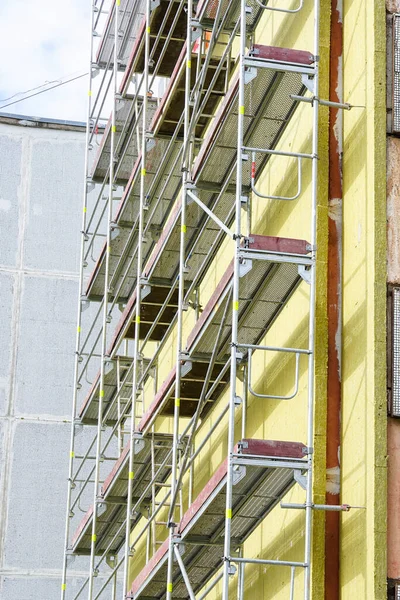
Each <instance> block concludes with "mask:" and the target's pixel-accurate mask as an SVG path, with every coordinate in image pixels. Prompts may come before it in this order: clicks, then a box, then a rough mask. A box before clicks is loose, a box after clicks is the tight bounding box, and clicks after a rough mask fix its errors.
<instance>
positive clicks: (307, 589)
mask: <svg viewBox="0 0 400 600" xmlns="http://www.w3.org/2000/svg"><path fill="white" fill-rule="evenodd" d="M319 20H320V0H315V2H314V56H315V58H316V62H315V75H314V96H315V97H316V98H318V97H319V30H320V23H319ZM318 117H319V102H314V103H313V115H312V155H313V158H312V165H311V169H312V174H311V185H312V189H311V248H312V260H313V265H312V267H311V278H310V310H309V337H308V348H309V351H310V353H309V355H308V402H307V445H308V448H309V452H310V453H309V454H308V462H309V469H308V471H307V489H306V525H305V536H306V539H305V556H304V562H305V563H306V565H307V566H306V568H305V570H304V600H309V599H310V597H311V552H312V546H311V544H312V519H313V454H312V451H311V449H312V448H313V447H314V386H315V382H314V377H315V316H316V315H315V312H316V250H317V210H318V160H319V157H318V147H319V146H318V140H319V120H318Z"/></svg>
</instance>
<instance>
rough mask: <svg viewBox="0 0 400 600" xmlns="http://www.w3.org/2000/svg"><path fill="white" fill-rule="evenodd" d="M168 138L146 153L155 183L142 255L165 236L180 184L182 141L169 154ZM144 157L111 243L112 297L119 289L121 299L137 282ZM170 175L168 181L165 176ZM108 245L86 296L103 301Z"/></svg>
mask: <svg viewBox="0 0 400 600" xmlns="http://www.w3.org/2000/svg"><path fill="white" fill-rule="evenodd" d="M167 146H168V141H167V140H162V139H155V140H154V143H153V146H152V148H151V149H150V150H149V151H148V153H147V155H146V180H147V183H148V185H149V186H151V185H153V186H154V187H153V193H152V194H151V196H150V197H149V198H148V205H147V210H146V211H145V215H144V220H145V227H146V228H147V232H146V235H145V238H144V239H143V241H142V244H143V256H144V259H145V260H146V257H148V256H149V255H150V252H151V250H152V248H153V247H154V245H155V243H156V241H157V238H158V237H159V236H160V235H162V230H163V224H164V223H165V220H166V219H167V217H168V214H169V212H170V210H171V208H172V206H173V200H174V199H175V197H176V194H177V193H178V190H179V187H180V183H181V172H180V163H179V160H178V154H179V151H180V148H181V143H180V142H175V143H174V144H173V146H172V148H171V151H170V152H169V153H166V149H167ZM140 171H141V158H140V156H139V157H138V159H137V161H136V163H135V166H134V168H133V170H132V172H131V175H130V178H129V181H128V183H127V185H126V187H125V190H124V193H123V196H122V199H121V202H120V204H119V206H118V210H117V212H116V214H115V217H114V220H113V222H114V235H113V236H112V239H111V244H110V256H109V272H110V280H109V282H111V283H112V286H111V290H110V298H113V297H114V293H116V292H117V290H119V293H118V299H119V302H127V301H128V299H129V297H130V295H131V293H132V290H133V288H134V286H135V284H136V276H137V260H136V254H137V252H136V250H137V248H136V246H137V237H138V236H137V227H138V224H137V218H138V211H139V203H140ZM169 176H170V179H169V181H168V183H165V182H166V178H167V177H169ZM105 254H106V245H105V244H103V247H102V250H101V252H100V256H99V258H98V260H97V262H96V263H95V267H94V269H93V271H92V274H91V276H90V278H89V281H88V284H87V287H86V295H87V296H88V297H89V298H90V299H91V300H100V299H101V298H102V297H103V295H104V277H105V260H104V259H105Z"/></svg>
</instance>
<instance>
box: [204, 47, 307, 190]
mask: <svg viewBox="0 0 400 600" xmlns="http://www.w3.org/2000/svg"><path fill="white" fill-rule="evenodd" d="M255 56H256V57H258V58H259V59H260V63H259V64H260V66H259V67H257V68H256V72H253V75H254V77H253V78H250V77H249V79H250V80H249V81H248V83H247V84H246V85H245V101H244V110H245V115H244V133H243V139H244V144H245V146H251V147H254V148H262V149H274V148H275V147H276V145H277V143H278V141H279V139H280V138H281V136H282V134H283V132H284V131H285V129H286V127H287V126H288V123H289V121H290V119H291V118H292V116H293V114H294V112H295V110H296V108H297V105H298V102H296V101H295V100H293V98H292V97H291V96H292V95H295V96H302V95H304V94H305V92H306V87H305V85H304V82H303V79H302V77H303V75H304V74H307V75H310V76H312V74H313V68H312V67H311V65H312V64H313V61H314V57H313V56H312V55H311V54H310V53H309V52H305V51H299V50H290V49H287V48H276V47H273V46H261V45H257V46H253V47H252V49H251V50H250V52H249V54H248V58H251V57H255ZM289 64H290V68H291V69H294V70H285V69H288V68H289ZM238 92H239V78H238V76H236V77H235V78H234V80H233V81H232V84H231V85H230V87H229V90H228V92H227V94H226V96H225V98H224V100H223V102H222V103H221V105H220V107H219V109H218V111H217V113H216V115H215V118H214V120H213V123H212V127H210V129H209V131H208V132H207V135H206V137H205V140H204V143H203V144H202V146H201V149H200V152H199V154H198V156H197V158H196V160H195V162H194V165H193V169H192V180H193V181H194V182H195V183H196V185H197V186H198V187H204V185H209V186H214V187H221V186H222V184H223V183H224V181H225V178H226V172H227V170H228V166H229V165H233V164H235V161H236V160H237V139H236V137H237V136H236V133H237V111H238V105H237V102H238ZM268 158H269V155H268V154H264V153H258V154H257V155H256V162H257V172H258V171H259V170H260V169H262V168H263V166H264V165H265V163H266V161H267V160H268ZM250 170H251V160H248V161H245V162H244V163H243V184H244V185H247V186H249V185H250Z"/></svg>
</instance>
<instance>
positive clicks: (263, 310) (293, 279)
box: [80, 235, 312, 424]
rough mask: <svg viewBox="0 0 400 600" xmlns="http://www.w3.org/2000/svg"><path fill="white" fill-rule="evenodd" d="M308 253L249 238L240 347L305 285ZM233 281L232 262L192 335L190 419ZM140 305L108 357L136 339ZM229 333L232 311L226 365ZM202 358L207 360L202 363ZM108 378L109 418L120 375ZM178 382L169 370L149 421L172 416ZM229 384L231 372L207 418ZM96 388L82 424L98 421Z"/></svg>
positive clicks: (185, 406)
mask: <svg viewBox="0 0 400 600" xmlns="http://www.w3.org/2000/svg"><path fill="white" fill-rule="evenodd" d="M309 252H310V245H309V244H308V242H306V241H305V240H296V239H290V238H277V237H271V236H259V235H251V236H250V238H249V240H248V242H247V243H246V244H245V245H244V247H243V249H242V253H243V257H242V258H243V262H242V269H243V271H242V275H241V277H240V297H239V307H238V312H239V330H238V340H239V343H241V344H256V343H258V342H259V341H260V339H261V338H262V337H263V336H264V335H265V333H266V332H267V330H268V329H269V328H270V327H271V325H272V323H273V322H274V321H275V319H276V318H277V316H278V315H279V313H280V311H281V310H282V308H283V307H284V305H285V304H286V302H287V301H288V300H289V298H290V296H291V295H292V294H293V292H294V291H295V290H296V288H297V287H298V286H299V285H300V283H301V281H302V276H301V275H300V272H299V266H300V267H302V268H308V267H310V266H311V264H312V263H311V259H310V258H309V256H308V254H309ZM232 279H233V263H231V264H230V265H229V267H228V268H227V270H226V271H225V273H224V275H223V276H222V278H221V280H220V282H219V284H218V285H217V287H216V289H215V291H214V293H213V294H212V296H211V298H210V300H209V301H208V302H207V304H206V306H205V307H204V310H203V312H202V313H201V316H200V318H199V319H198V321H197V322H196V325H195V326H194V328H193V330H192V331H191V333H190V334H189V336H188V341H187V348H186V349H187V351H188V353H189V357H193V359H194V362H193V366H192V368H196V369H197V370H198V372H199V374H200V380H199V383H198V385H197V386H192V387H190V394H188V395H187V392H185V390H187V389H188V386H187V385H186V383H185V377H187V378H188V379H187V380H189V379H190V378H191V377H193V373H192V374H191V373H190V371H189V373H188V374H187V375H183V376H182V382H183V388H182V393H181V414H182V416H185V417H190V416H192V415H193V414H194V412H195V410H196V407H197V402H198V400H199V397H200V392H201V390H202V381H204V377H205V374H206V371H207V366H208V362H209V360H210V357H211V353H212V350H213V347H214V344H215V340H216V338H217V334H218V331H219V329H220V326H221V321H222V318H223V313H224V310H225V302H226V300H227V298H229V294H230V290H231V284H232ZM151 289H154V290H155V292H154V293H157V292H156V290H159V288H157V287H155V288H151ZM150 297H151V292H150ZM135 301H136V297H135V296H133V297H132V299H131V302H130V304H128V306H127V309H126V310H125V312H124V314H123V315H122V317H121V320H120V323H119V325H118V327H117V329H116V332H115V334H114V338H113V342H112V346H111V347H110V348H109V354H111V352H112V350H113V348H114V347H115V346H116V343H117V342H118V343H119V342H120V341H121V340H122V339H123V337H124V336H125V337H128V338H129V337H130V336H131V335H132V333H129V332H132V331H134V326H133V325H132V323H133V319H134V315H135V306H136V302H135ZM144 302H145V299H144ZM145 306H146V305H145ZM145 310H146V309H145V308H144V314H145ZM175 312H176V308H175V307H174V306H172V305H171V306H169V307H168V309H167V310H166V311H164V313H163V318H164V319H166V318H167V316H168V317H169V318H170V319H171V321H172V318H173V316H174V314H175ZM166 326H167V323H166V321H164V322H163V323H162V325H161V326H160V327H161V330H162V329H163V328H164V327H166ZM147 331H148V330H147ZM230 334H231V314H230V312H229V311H228V315H227V317H226V320H225V324H224V327H223V328H222V335H221V338H220V343H219V345H218V349H217V361H220V363H221V365H223V364H224V362H225V361H226V360H227V357H228V354H229V339H230ZM113 344H114V346H113ZM201 359H203V362H202V360H201ZM189 360H190V358H189ZM198 361H199V362H198ZM188 364H189V363H188ZM201 365H203V367H201ZM215 369H216V370H215V372H214V373H213V376H214V378H215V377H217V376H218V374H219V372H220V371H221V369H222V366H218V365H215ZM106 377H110V378H111V377H113V379H112V383H111V385H110V384H109V383H108V380H107V388H106V390H105V393H106V397H105V398H104V405H105V413H104V414H106V411H107V405H108V403H109V402H110V401H111V400H112V398H113V395H114V394H115V392H116V391H117V380H116V377H115V374H114V375H112V374H111V375H106ZM213 381H214V379H212V380H211V384H212V383H213ZM174 383H175V369H173V370H172V371H171V372H170V374H169V375H168V377H167V378H166V380H165V381H164V383H163V384H162V386H161V387H160V390H159V392H158V393H157V394H156V396H155V399H154V401H153V402H152V403H151V406H150V409H149V411H148V413H147V417H146V418H148V419H150V418H153V417H154V414H163V415H171V414H173V394H174ZM227 383H228V374H226V375H225V376H224V378H223V379H222V380H221V383H220V384H218V386H217V388H216V390H215V393H213V395H212V396H211V398H210V399H209V401H208V402H207V403H206V404H205V407H204V412H203V416H204V415H205V414H206V412H207V411H208V410H209V409H210V407H211V406H212V402H213V401H215V400H216V399H217V398H218V397H219V395H220V393H221V392H222V390H223V388H224V387H225V385H226V384H227ZM93 390H94V388H92V391H91V393H90V394H89V395H88V397H87V399H86V401H85V404H84V407H83V409H81V412H80V418H81V419H82V421H83V422H85V420H86V421H87V422H93V421H95V420H96V418H97V403H98V393H95V392H96V390H94V391H93ZM116 410H117V409H116V407H114V409H113V410H112V411H111V412H110V414H109V416H108V419H109V420H110V424H111V423H112V422H113V420H115V419H116ZM156 411H157V412H156ZM103 416H104V415H103Z"/></svg>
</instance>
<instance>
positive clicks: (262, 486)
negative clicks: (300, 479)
mask: <svg viewBox="0 0 400 600" xmlns="http://www.w3.org/2000/svg"><path fill="white" fill-rule="evenodd" d="M235 452H238V453H239V454H241V455H243V457H246V455H248V458H247V464H246V466H245V467H244V466H243V465H242V466H240V467H239V468H238V470H237V471H235V474H234V485H233V498H232V547H231V554H232V555H234V553H235V550H236V548H237V547H238V546H240V545H242V544H243V543H244V542H245V540H246V539H247V538H248V537H249V535H250V534H251V533H252V532H253V531H254V530H255V529H256V527H257V526H258V525H259V523H260V522H261V521H262V520H263V519H264V518H265V517H266V516H267V515H268V513H269V512H271V510H272V509H273V508H274V507H275V506H276V505H277V503H278V502H279V501H280V500H281V498H283V497H284V496H285V494H286V493H287V492H288V491H289V490H290V488H291V487H292V486H293V485H294V484H295V479H294V470H295V469H298V470H300V471H301V470H305V468H306V466H307V463H306V461H305V452H306V448H305V447H304V444H302V443H299V442H278V441H272V440H253V439H245V440H242V441H241V442H239V444H238V445H237V446H236V447H235ZM255 457H257V459H263V462H264V464H263V466H260V464H259V462H260V461H259V460H258V461H257V463H256V460H255ZM252 460H254V463H253V464H252ZM284 461H288V464H287V466H282V465H283V464H284ZM227 466H228V463H227V459H226V460H225V461H224V462H223V463H222V464H221V465H220V467H219V468H218V469H217V471H216V472H215V473H214V475H213V476H212V477H211V479H210V480H209V482H208V483H207V484H206V486H205V487H204V488H203V490H202V491H201V492H200V494H199V495H198V496H197V498H196V500H195V501H194V502H193V503H192V505H191V506H190V507H189V509H188V510H187V511H186V513H185V515H184V516H183V518H182V520H181V522H180V523H179V525H178V528H177V533H178V536H180V539H181V540H182V544H183V545H182V546H179V548H180V551H181V556H182V560H183V562H184V565H185V568H186V572H187V574H188V576H189V580H190V583H191V585H192V588H193V590H194V592H195V593H196V594H197V593H198V592H199V591H200V590H201V589H202V588H203V587H204V586H205V585H206V584H207V582H209V581H210V580H211V578H212V577H213V575H214V574H216V573H217V571H218V570H219V569H220V568H221V567H222V565H223V554H224V525H225V507H226V504H225V502H226V491H225V490H226V480H227V472H228V469H227ZM167 559H168V540H166V541H165V542H164V544H163V545H162V546H161V547H160V548H159V550H158V551H157V552H156V553H155V554H154V556H153V557H152V558H151V559H150V561H148V563H147V564H146V566H145V567H144V568H143V569H142V571H141V572H140V573H139V575H138V576H137V577H136V578H135V580H134V581H133V583H132V586H131V590H130V595H129V596H128V597H129V598H131V599H132V600H138V599H139V598H142V599H144V598H153V599H154V600H161V599H164V598H165V595H166V582H167ZM172 583H173V597H174V598H188V592H187V589H186V586H185V583H184V581H183V578H182V574H181V572H180V569H179V566H178V564H177V563H174V568H173V581H172Z"/></svg>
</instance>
